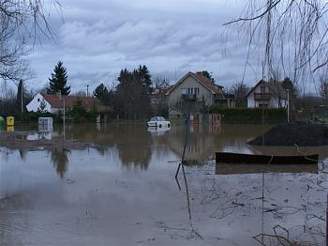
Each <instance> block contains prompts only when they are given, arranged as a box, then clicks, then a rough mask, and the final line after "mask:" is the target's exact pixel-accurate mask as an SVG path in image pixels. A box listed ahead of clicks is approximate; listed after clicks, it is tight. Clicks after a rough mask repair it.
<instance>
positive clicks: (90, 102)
mask: <svg viewBox="0 0 328 246" xmlns="http://www.w3.org/2000/svg"><path fill="white" fill-rule="evenodd" d="M64 103H65V109H71V108H73V107H74V105H77V104H81V106H82V107H83V108H84V109H86V110H87V111H91V110H93V109H94V108H95V107H96V106H97V107H98V106H100V105H99V103H98V102H97V100H96V99H95V98H93V97H82V96H59V95H47V94H43V93H38V94H36V95H35V96H34V97H33V99H32V101H31V102H29V103H28V104H27V105H26V109H27V111H28V112H48V113H53V114H56V113H58V112H60V111H62V110H63V109H64Z"/></svg>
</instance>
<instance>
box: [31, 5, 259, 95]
mask: <svg viewBox="0 0 328 246" xmlns="http://www.w3.org/2000/svg"><path fill="white" fill-rule="evenodd" d="M61 4H62V6H61V9H60V11H58V10H57V11H56V8H54V7H53V6H50V7H49V8H50V9H51V18H50V19H51V24H52V26H53V29H54V31H55V33H56V37H55V39H54V40H47V41H43V42H42V44H38V45H36V46H35V47H34V50H33V51H32V52H31V54H30V55H29V56H28V60H29V62H30V64H31V68H32V70H33V72H34V78H33V80H31V82H30V86H31V87H33V88H34V89H37V88H40V87H42V86H44V85H46V84H47V83H48V77H49V76H50V73H51V71H52V70H53V68H54V65H55V64H56V63H57V61H59V60H62V61H63V62H64V65H65V66H66V67H67V69H68V72H69V81H70V84H71V85H72V88H73V91H77V90H85V88H86V85H87V84H89V85H90V86H91V89H93V88H95V86H96V85H97V84H99V83H101V82H104V83H105V84H107V85H110V84H112V83H113V82H115V80H116V77H117V75H118V73H119V71H120V69H122V68H130V69H131V68H134V67H136V66H138V65H139V64H145V65H147V66H148V67H149V70H150V71H151V73H152V74H153V76H156V75H157V74H162V75H168V76H169V78H170V79H171V80H174V79H178V78H179V77H180V76H181V75H183V74H184V73H186V72H188V71H198V70H208V71H210V72H213V74H214V75H215V78H216V81H217V83H218V84H222V85H224V86H225V87H229V85H231V84H232V83H233V82H236V81H240V80H241V79H242V77H243V70H244V64H245V59H246V51H247V49H246V45H245V44H244V45H243V43H242V42H240V40H239V39H240V37H239V36H238V33H237V32H238V31H236V30H233V29H227V28H226V27H223V25H222V24H223V23H224V22H226V21H229V20H231V19H232V18H234V17H237V16H238V15H239V14H240V12H241V5H240V3H238V0H233V1H226V0H165V1H164V0H159V1H154V0H125V1H122V0H98V1H91V0H69V1H63V0H62V1H61ZM258 76H259V74H256V73H255V72H253V71H252V70H251V69H249V71H248V73H247V76H246V81H245V82H246V83H248V84H252V83H254V80H255V79H257V78H258Z"/></svg>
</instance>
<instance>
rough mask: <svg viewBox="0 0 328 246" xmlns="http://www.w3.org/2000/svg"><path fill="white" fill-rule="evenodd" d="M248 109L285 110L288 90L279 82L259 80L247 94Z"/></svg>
mask: <svg viewBox="0 0 328 246" xmlns="http://www.w3.org/2000/svg"><path fill="white" fill-rule="evenodd" d="M246 97H247V107H248V108H287V107H288V90H286V89H284V87H283V85H282V82H280V81H270V82H267V81H264V80H260V81H259V82H258V83H257V84H256V85H255V86H254V87H253V88H252V89H251V90H250V91H249V92H248V94H247V96H246Z"/></svg>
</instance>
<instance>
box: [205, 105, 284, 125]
mask: <svg viewBox="0 0 328 246" xmlns="http://www.w3.org/2000/svg"><path fill="white" fill-rule="evenodd" d="M210 113H217V114H221V115H222V122H223V123H232V124H262V123H265V124H276V123H283V122H286V121H287V110H286V109H262V108H232V109H228V108H220V107H217V106H216V107H212V108H210Z"/></svg>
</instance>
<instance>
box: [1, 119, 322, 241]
mask: <svg viewBox="0 0 328 246" xmlns="http://www.w3.org/2000/svg"><path fill="white" fill-rule="evenodd" d="M268 127H269V126H252V125H249V126H239V125H234V126H223V127H222V128H219V129H205V128H193V129H191V135H190V143H189V144H188V146H187V156H186V159H187V160H188V163H189V164H190V166H187V167H186V168H185V171H186V177H187V181H188V188H189V196H190V197H189V198H190V200H189V202H190V214H189V213H188V205H187V204H188V203H187V199H186V192H185V189H184V188H185V185H184V180H183V175H182V174H181V173H180V175H179V181H180V183H181V184H182V185H181V187H182V191H179V189H178V186H177V184H176V182H175V179H174V175H175V172H176V168H177V165H178V163H179V160H180V158H181V154H182V148H183V140H184V129H183V128H182V127H173V128H172V129H170V130H169V131H163V130H160V131H158V130H147V129H145V128H144V126H142V125H140V124H120V125H119V124H113V125H107V126H95V125H75V126H71V127H67V129H66V133H65V138H66V139H69V140H76V141H83V142H88V143H92V144H94V145H95V146H96V147H85V148H82V149H76V150H74V149H67V148H63V147H61V146H56V148H53V149H51V150H42V149H37V150H33V151H28V150H26V149H15V148H11V149H8V148H6V147H0V245H1V246H2V245H8V246H12V245H14V246H16V245H40V246H41V245H42V246H43V245H122V246H123V245H124V246H125V245H261V244H260V243H259V242H257V241H256V239H257V240H259V241H261V242H262V243H263V244H264V245H281V244H280V243H279V240H277V237H274V236H281V237H283V238H284V239H281V240H287V239H288V240H290V241H294V240H295V241H298V242H302V245H323V243H324V240H325V234H324V233H325V229H326V228H325V209H326V205H327V204H326V200H327V193H328V179H327V178H328V177H327V174H326V171H328V169H326V164H327V156H328V147H321V148H300V149H297V148H296V147H288V148H286V147H283V148H279V147H273V148H272V147H258V146H257V147H252V146H249V145H247V144H246V142H247V141H248V140H249V139H251V138H254V137H256V136H258V135H260V134H262V133H263V132H264V131H265V130H267V129H268ZM15 130H16V131H22V130H24V133H25V134H26V135H27V138H28V139H29V140H30V141H33V140H35V139H40V138H47V139H53V138H61V137H63V132H62V130H61V129H59V128H57V127H55V130H54V132H52V133H39V132H38V131H37V130H36V129H33V128H28V129H25V128H24V129H23V128H16V129H15ZM215 151H235V152H239V153H265V154H268V153H274V154H297V153H300V152H302V153H319V154H320V155H321V161H320V163H319V165H318V167H313V166H312V167H308V166H307V167H304V166H303V167H302V166H298V165H296V164H297V163H295V165H290V166H288V167H282V168H276V167H275V168H272V169H268V168H265V169H263V168H262V167H261V166H259V167H258V166H254V167H252V168H249V167H247V166H240V165H238V166H235V167H231V166H226V165H221V166H220V165H216V164H215V162H214V161H213V158H214V152H215ZM254 237H256V239H255V238H254ZM306 243H307V244H306ZM310 243H311V244H310Z"/></svg>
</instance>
